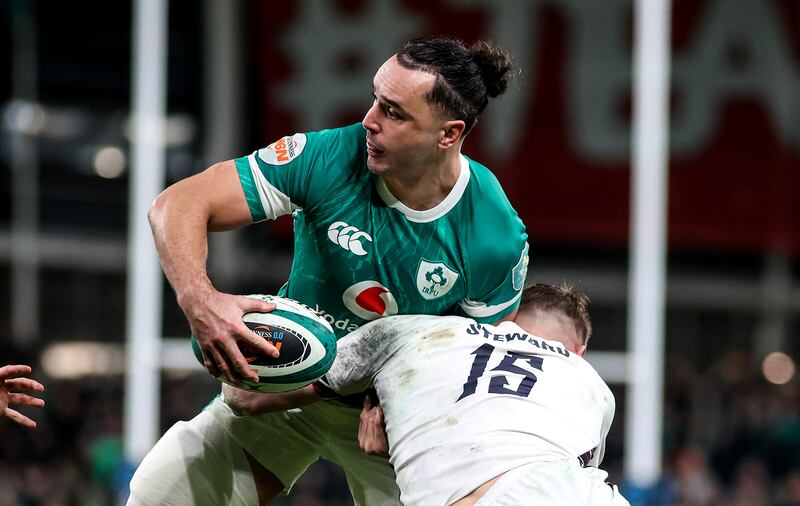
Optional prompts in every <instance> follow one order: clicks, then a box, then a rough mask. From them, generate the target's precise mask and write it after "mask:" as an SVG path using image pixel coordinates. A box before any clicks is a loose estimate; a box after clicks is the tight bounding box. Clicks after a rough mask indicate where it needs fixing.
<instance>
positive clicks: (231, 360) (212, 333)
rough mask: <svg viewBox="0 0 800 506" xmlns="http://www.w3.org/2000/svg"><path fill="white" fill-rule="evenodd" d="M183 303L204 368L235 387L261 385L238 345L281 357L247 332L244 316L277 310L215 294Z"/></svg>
mask: <svg viewBox="0 0 800 506" xmlns="http://www.w3.org/2000/svg"><path fill="white" fill-rule="evenodd" d="M180 302H181V308H182V309H183V311H184V313H185V314H186V319H187V320H188V321H189V326H190V327H191V328H192V333H193V334H194V336H195V338H196V339H197V343H198V345H199V346H200V350H201V352H202V353H203V365H205V367H206V369H208V372H209V374H211V375H212V376H214V377H215V378H216V377H217V376H219V375H220V374H224V375H225V376H227V377H228V378H229V379H230V380H231V381H232V382H234V383H236V384H240V383H241V381H242V380H243V379H248V380H250V381H258V374H257V373H256V372H255V371H253V370H252V369H251V368H250V366H249V365H248V364H247V361H246V360H245V358H244V355H242V352H241V350H240V349H239V346H238V343H239V342H243V343H246V346H248V347H249V348H250V349H252V350H258V351H260V352H261V353H264V354H265V355H268V356H271V357H277V356H278V349H277V348H276V347H275V346H273V345H272V344H270V343H268V342H267V341H266V340H265V339H264V338H262V337H261V336H259V335H258V334H256V333H255V332H253V331H252V330H250V329H248V328H247V325H245V324H244V322H243V321H242V316H243V315H244V314H245V313H253V312H254V313H269V312H270V311H272V310H273V309H275V304H273V303H271V302H266V301H264V300H259V299H253V298H250V297H244V296H238V295H230V294H226V293H220V292H218V291H216V290H211V291H208V292H207V293H206V294H204V295H203V296H200V297H197V298H194V299H192V300H187V301H180Z"/></svg>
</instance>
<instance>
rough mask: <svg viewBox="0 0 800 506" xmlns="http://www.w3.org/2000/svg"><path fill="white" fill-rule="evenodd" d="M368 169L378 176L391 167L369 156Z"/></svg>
mask: <svg viewBox="0 0 800 506" xmlns="http://www.w3.org/2000/svg"><path fill="white" fill-rule="evenodd" d="M367 170H369V171H370V172H372V173H373V174H375V175H376V176H382V175H384V174H386V172H388V170H389V167H388V166H387V165H386V164H385V163H379V162H378V161H377V160H372V159H370V158H367Z"/></svg>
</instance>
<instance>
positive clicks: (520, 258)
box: [457, 222, 529, 323]
mask: <svg viewBox="0 0 800 506" xmlns="http://www.w3.org/2000/svg"><path fill="white" fill-rule="evenodd" d="M520 225H521V222H520ZM515 235H516V237H514V238H513V240H512V241H511V242H513V246H511V247H506V248H505V249H504V251H495V253H494V255H488V254H487V255H486V258H485V259H483V262H480V263H479V267H477V268H474V271H475V272H474V273H473V274H472V281H471V284H472V285H474V287H473V288H472V289H471V290H470V293H469V294H468V296H467V297H466V298H465V299H463V300H462V301H461V302H460V303H459V305H458V309H457V314H459V315H461V316H467V317H469V318H472V319H474V320H475V321H477V322H479V323H494V322H496V321H498V320H500V319H501V318H503V317H505V316H507V315H509V314H511V313H512V312H513V311H514V310H516V309H517V308H518V307H519V302H520V297H521V296H522V290H523V288H524V287H525V278H526V277H527V274H528V262H529V259H528V243H527V241H526V239H527V237H528V236H527V234H525V231H524V227H521V230H520V231H519V232H517V233H516V234H515ZM512 237H513V236H512ZM505 241H509V239H508V238H506V239H505Z"/></svg>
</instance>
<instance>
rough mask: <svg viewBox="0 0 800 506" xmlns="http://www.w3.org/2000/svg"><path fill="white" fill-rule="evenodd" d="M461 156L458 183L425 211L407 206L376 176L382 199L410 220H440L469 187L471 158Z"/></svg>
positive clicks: (427, 221)
mask: <svg viewBox="0 0 800 506" xmlns="http://www.w3.org/2000/svg"><path fill="white" fill-rule="evenodd" d="M460 157H461V174H459V175H458V180H457V181H456V184H455V185H454V186H453V189H452V190H450V193H448V194H447V197H445V198H444V200H442V201H441V202H439V203H438V204H437V205H436V206H434V207H432V208H430V209H426V210H425V211H417V210H415V209H411V208H410V207H408V206H406V205H405V204H403V203H402V202H400V201H399V200H398V199H397V197H395V196H394V195H392V192H391V191H389V188H388V187H387V186H386V183H385V182H384V181H383V179H382V178H380V177H378V178H376V183H375V184H376V186H377V188H378V195H380V196H381V199H382V200H383V201H384V202H385V203H386V205H387V206H389V207H391V208H393V209H397V210H398V211H400V212H401V213H403V214H404V215H405V217H406V218H408V221H413V222H415V223H429V222H431V221H435V220H438V219H439V218H441V217H442V216H444V215H445V214H447V213H448V212H449V211H450V210H451V209H452V208H454V207H455V205H456V204H458V201H459V200H460V199H461V196H462V195H464V191H465V190H466V189H467V183H469V174H470V170H469V160H467V158H466V157H465V156H464V155H460Z"/></svg>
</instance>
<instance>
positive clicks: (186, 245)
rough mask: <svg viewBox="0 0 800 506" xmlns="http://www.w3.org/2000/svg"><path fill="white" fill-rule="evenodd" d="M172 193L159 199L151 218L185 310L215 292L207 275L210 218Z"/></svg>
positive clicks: (163, 262) (158, 246) (163, 261)
mask: <svg viewBox="0 0 800 506" xmlns="http://www.w3.org/2000/svg"><path fill="white" fill-rule="evenodd" d="M173 190H174V188H169V189H167V190H165V191H164V193H162V194H161V195H159V197H158V198H157V199H156V201H155V202H154V203H153V207H152V208H151V209H150V213H149V214H148V218H149V220H150V227H151V229H152V231H153V239H154V240H155V244H156V249H157V250H158V256H159V259H160V261H161V266H162V268H163V269H164V274H166V276H167V279H168V280H169V282H170V284H171V285H172V287H173V289H174V290H175V293H176V295H177V297H178V302H179V304H180V305H181V307H185V306H186V305H187V304H189V305H190V304H191V303H192V299H197V298H199V297H202V294H203V293H204V292H208V291H209V290H211V289H212V286H211V281H210V280H209V278H208V274H207V272H206V259H207V257H208V227H207V222H208V218H207V216H204V214H206V213H205V212H204V210H203V209H202V208H201V206H199V205H198V204H196V203H195V204H191V203H187V202H185V201H186V200H187V199H186V198H185V197H186V195H184V194H182V193H181V192H177V191H173Z"/></svg>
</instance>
